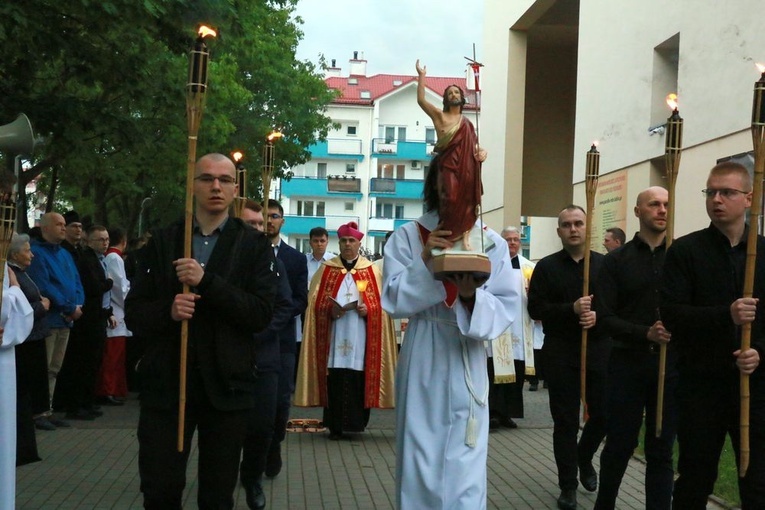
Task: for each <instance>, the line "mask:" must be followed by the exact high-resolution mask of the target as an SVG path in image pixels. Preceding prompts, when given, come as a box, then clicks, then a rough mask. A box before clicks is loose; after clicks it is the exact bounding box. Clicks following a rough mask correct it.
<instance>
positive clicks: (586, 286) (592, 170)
mask: <svg viewBox="0 0 765 510" xmlns="http://www.w3.org/2000/svg"><path fill="white" fill-rule="evenodd" d="M599 172H600V153H599V152H598V147H597V145H596V144H595V143H593V144H592V147H590V150H589V151H587V169H586V174H585V176H584V177H585V191H586V194H587V218H586V219H585V224H586V227H585V234H584V274H583V280H584V283H583V285H582V296H589V295H590V243H591V242H592V213H593V211H594V210H595V193H596V192H597V191H598V173H599ZM588 331H589V330H587V329H584V328H582V349H581V353H580V354H581V358H580V360H579V364H580V366H579V384H580V390H579V392H580V398H581V399H582V413H583V416H584V421H587V418H588V414H587V332H588Z"/></svg>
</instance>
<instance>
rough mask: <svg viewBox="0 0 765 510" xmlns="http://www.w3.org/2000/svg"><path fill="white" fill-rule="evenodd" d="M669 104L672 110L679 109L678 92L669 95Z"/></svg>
mask: <svg viewBox="0 0 765 510" xmlns="http://www.w3.org/2000/svg"><path fill="white" fill-rule="evenodd" d="M667 106H669V109H670V110H673V111H674V110H677V94H675V93H672V94H668V95H667Z"/></svg>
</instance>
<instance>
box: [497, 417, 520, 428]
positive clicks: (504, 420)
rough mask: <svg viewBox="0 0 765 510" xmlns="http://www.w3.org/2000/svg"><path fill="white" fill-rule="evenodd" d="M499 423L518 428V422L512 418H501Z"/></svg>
mask: <svg viewBox="0 0 765 510" xmlns="http://www.w3.org/2000/svg"><path fill="white" fill-rule="evenodd" d="M499 424H500V425H502V426H503V427H506V428H508V429H517V428H518V424H517V423H515V422H514V421H513V419H512V418H500V419H499Z"/></svg>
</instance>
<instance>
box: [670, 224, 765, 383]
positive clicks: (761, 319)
mask: <svg viewBox="0 0 765 510" xmlns="http://www.w3.org/2000/svg"><path fill="white" fill-rule="evenodd" d="M757 253H758V257H757V263H756V270H755V280H754V297H759V298H760V303H759V305H758V307H757V313H756V320H755V321H754V322H753V323H752V336H751V339H752V340H751V346H752V347H753V348H755V349H757V350H758V351H759V353H760V359H763V353H765V350H764V348H765V335H764V333H765V328H764V326H765V308H763V306H765V301H763V300H762V298H763V296H765V256H763V254H765V239H763V238H762V237H758V241H757ZM745 262H746V233H745V234H744V240H743V241H742V242H741V243H739V244H738V245H737V246H734V247H731V246H730V241H729V240H728V238H727V237H725V235H723V234H722V232H720V231H719V230H718V229H717V228H716V227H715V226H713V225H710V226H709V227H708V228H706V229H704V230H699V231H696V232H692V233H690V234H688V235H686V236H684V237H681V238H680V239H678V240H676V241H675V242H674V243H673V244H672V246H671V247H670V248H669V250H667V256H666V260H665V262H664V282H663V285H662V292H661V298H662V303H661V316H662V319H663V321H664V325H665V327H666V328H667V329H668V330H669V331H670V332H671V333H672V342H673V343H675V345H676V347H677V350H678V352H679V361H678V368H679V370H680V372H681V373H684V374H688V375H697V376H700V377H716V376H725V375H727V376H731V375H736V374H738V369H737V368H736V366H735V358H734V357H733V351H735V350H737V349H738V348H739V347H740V342H741V340H740V333H741V331H740V328H739V327H738V326H736V325H735V324H734V323H733V319H732V318H731V315H730V305H731V303H733V302H734V301H735V300H736V299H738V298H740V297H742V296H743V282H744V265H745ZM763 373H765V372H764V371H763V368H762V365H760V367H758V368H757V369H756V370H755V371H754V373H753V374H752V376H753V377H758V376H762V374H763Z"/></svg>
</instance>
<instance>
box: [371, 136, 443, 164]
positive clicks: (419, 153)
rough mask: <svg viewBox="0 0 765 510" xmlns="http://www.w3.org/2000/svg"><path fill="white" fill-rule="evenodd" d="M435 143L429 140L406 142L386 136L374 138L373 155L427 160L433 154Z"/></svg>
mask: <svg viewBox="0 0 765 510" xmlns="http://www.w3.org/2000/svg"><path fill="white" fill-rule="evenodd" d="M434 146H435V145H434V144H432V143H428V142H405V141H396V140H390V139H387V140H386V139H385V138H374V139H373V140H372V155H373V156H375V157H377V158H379V159H386V158H391V159H393V158H395V159H410V160H413V161H427V160H429V159H430V157H431V156H432V155H433V147H434Z"/></svg>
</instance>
